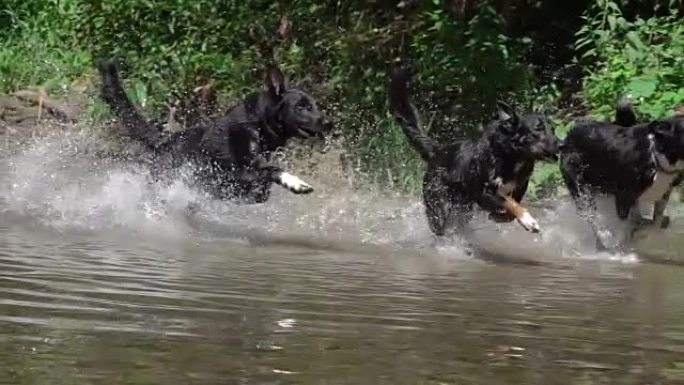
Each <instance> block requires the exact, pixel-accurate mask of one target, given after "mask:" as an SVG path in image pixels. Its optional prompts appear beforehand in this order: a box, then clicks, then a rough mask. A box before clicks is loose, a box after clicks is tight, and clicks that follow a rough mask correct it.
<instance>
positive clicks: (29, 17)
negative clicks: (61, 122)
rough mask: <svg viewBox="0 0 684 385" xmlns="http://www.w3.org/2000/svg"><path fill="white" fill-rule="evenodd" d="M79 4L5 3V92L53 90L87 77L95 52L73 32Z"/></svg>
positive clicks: (1, 67)
mask: <svg viewBox="0 0 684 385" xmlns="http://www.w3.org/2000/svg"><path fill="white" fill-rule="evenodd" d="M80 11H81V10H80V8H79V3H78V2H77V1H76V0H71V1H69V0H67V1H54V0H53V1H22V0H5V1H4V2H3V3H2V4H1V5H0V15H2V16H1V17H0V40H1V41H2V43H1V44H0V91H5V92H6V91H11V90H15V89H17V88H19V87H21V86H26V85H31V86H35V85H41V86H44V87H46V89H47V90H48V91H49V92H61V91H62V89H63V87H64V86H66V85H67V84H69V83H70V82H71V81H73V80H75V79H76V78H78V77H80V76H82V75H83V74H84V73H86V72H87V71H88V69H89V67H90V65H91V58H90V53H89V52H88V50H87V49H86V47H85V46H84V45H83V44H82V41H81V40H80V39H79V37H78V36H77V35H76V34H74V33H73V31H74V29H75V28H76V26H77V25H78V23H79V15H80Z"/></svg>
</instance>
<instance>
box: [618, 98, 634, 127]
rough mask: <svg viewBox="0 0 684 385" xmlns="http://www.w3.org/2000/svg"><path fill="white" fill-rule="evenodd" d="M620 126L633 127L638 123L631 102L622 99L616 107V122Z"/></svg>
mask: <svg viewBox="0 0 684 385" xmlns="http://www.w3.org/2000/svg"><path fill="white" fill-rule="evenodd" d="M613 123H615V124H617V125H618V126H623V127H631V126H634V125H635V124H636V123H637V116H636V112H634V107H632V103H630V102H629V100H625V99H622V100H620V101H618V103H617V105H616V106H615V121H614V122H613Z"/></svg>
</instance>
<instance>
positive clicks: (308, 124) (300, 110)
mask: <svg viewBox="0 0 684 385" xmlns="http://www.w3.org/2000/svg"><path fill="white" fill-rule="evenodd" d="M266 87H267V88H268V94H269V97H270V99H271V100H272V101H273V102H274V103H276V105H277V113H278V121H279V123H280V124H281V125H282V127H283V129H284V132H285V135H286V136H288V137H297V138H310V137H318V138H323V137H324V135H325V134H326V133H327V132H328V131H330V130H331V128H332V124H330V123H329V122H328V121H326V120H325V118H324V117H323V116H322V114H321V112H320V111H319V110H318V106H317V105H316V100H315V99H314V97H313V96H311V94H309V93H308V92H306V91H303V90H301V89H298V88H288V87H287V86H286V84H285V77H284V76H283V73H282V72H281V71H280V69H278V68H277V67H271V68H269V69H268V73H267V75H266Z"/></svg>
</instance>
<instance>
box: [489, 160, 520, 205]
mask: <svg viewBox="0 0 684 385" xmlns="http://www.w3.org/2000/svg"><path fill="white" fill-rule="evenodd" d="M524 166H525V163H524V162H518V163H516V164H515V173H516V174H517V173H518V172H520V170H522V168H523V167H524ZM494 182H495V183H496V187H497V190H496V192H497V193H499V195H502V196H507V197H509V196H511V195H512V194H513V192H514V191H515V189H516V188H518V183H517V182H516V181H515V180H510V181H508V182H506V183H504V181H503V179H502V178H501V177H497V178H496V179H494Z"/></svg>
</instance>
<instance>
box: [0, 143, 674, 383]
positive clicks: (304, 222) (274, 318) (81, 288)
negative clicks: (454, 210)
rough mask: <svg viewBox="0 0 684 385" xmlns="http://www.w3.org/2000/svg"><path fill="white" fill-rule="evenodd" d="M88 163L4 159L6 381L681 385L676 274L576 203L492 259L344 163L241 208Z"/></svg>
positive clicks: (83, 156) (62, 158)
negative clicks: (614, 248)
mask: <svg viewBox="0 0 684 385" xmlns="http://www.w3.org/2000/svg"><path fill="white" fill-rule="evenodd" d="M84 147H85V148H87V147H88V146H87V145H84V140H83V139H82V138H70V137H69V134H65V135H62V136H60V137H51V138H46V139H38V140H35V141H33V142H32V143H31V144H29V145H25V146H19V149H18V150H16V151H11V153H9V154H8V155H7V156H6V157H5V158H4V159H3V160H2V163H1V164H0V173H1V174H2V178H1V179H0V180H1V182H0V184H1V187H0V292H1V294H0V361H1V362H2V363H3V364H2V365H0V383H7V384H124V383H125V384H161V383H163V384H676V383H684V358H683V357H684V268H681V267H678V266H676V265H665V264H654V263H647V262H645V261H643V260H641V259H640V258H639V256H638V255H635V254H625V255H618V256H609V255H600V254H596V253H593V252H592V251H591V247H590V246H589V245H590V244H591V242H589V241H588V239H589V238H590V237H589V238H588V237H587V233H588V232H587V230H586V229H585V228H584V227H586V226H584V225H583V223H582V222H581V221H580V220H578V219H577V218H574V217H573V216H572V211H573V210H572V206H571V205H569V204H568V203H567V202H566V203H561V204H559V206H558V207H556V208H554V209H553V210H547V211H540V213H539V215H540V218H541V222H542V224H543V226H544V227H545V231H544V232H543V234H542V235H541V236H535V235H531V234H527V233H524V232H522V231H520V230H518V229H517V226H515V224H512V225H500V226H496V225H491V224H488V223H486V222H484V221H480V222H479V223H476V224H475V227H478V226H479V230H477V231H478V234H480V235H479V238H478V239H479V241H480V242H481V244H482V245H489V246H487V247H490V248H491V249H492V250H495V251H494V252H492V253H491V254H492V255H490V256H489V257H494V260H492V258H489V257H488V258H479V257H473V256H470V255H468V254H467V253H465V252H464V250H463V247H462V246H461V244H460V242H459V241H456V240H452V241H440V242H436V241H435V240H433V239H432V237H431V235H430V232H429V230H428V228H427V225H426V224H425V221H424V219H423V216H422V208H421V205H420V202H419V199H417V198H415V197H403V196H399V195H393V194H386V193H383V194H381V193H373V192H372V191H368V192H359V191H358V190H354V189H351V188H350V187H349V183H350V182H349V180H347V179H345V178H344V177H343V176H342V174H338V173H336V172H335V171H334V169H336V166H335V165H334V162H332V164H331V165H326V163H325V162H321V163H320V165H319V166H318V168H317V169H316V170H311V171H310V175H306V176H307V179H308V180H311V181H312V183H314V185H315V187H316V188H317V189H316V192H315V193H314V194H313V195H311V196H307V197H301V196H294V195H291V194H289V193H287V192H285V191H280V190H276V194H275V195H274V198H273V199H272V200H271V201H270V202H268V203H267V204H265V205H258V206H235V205H231V204H229V203H224V202H216V201H212V200H210V199H207V198H206V197H204V196H202V195H201V194H200V193H198V192H196V191H193V190H192V189H191V188H188V187H187V186H185V185H183V184H182V183H181V182H177V183H171V184H168V185H157V186H154V185H152V186H151V185H148V184H147V183H146V182H145V180H146V179H145V172H144V170H142V169H140V168H138V167H134V166H131V165H125V164H124V165H122V164H108V163H107V162H103V161H101V160H99V159H98V158H97V157H95V156H91V155H88V154H87V153H86V152H87V151H84ZM326 167H329V168H326ZM190 202H192V203H194V204H195V205H198V207H199V208H198V209H197V210H196V211H195V212H192V213H191V212H189V211H188V210H187V206H188V203H190ZM682 231H684V227H680V228H677V227H676V226H675V229H673V230H672V232H673V233H674V234H676V233H678V232H682ZM661 246H662V245H661ZM483 247H484V246H483ZM668 247H672V248H673V249H672V250H671V252H672V253H675V252H676V250H674V249H675V248H676V247H675V246H668Z"/></svg>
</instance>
